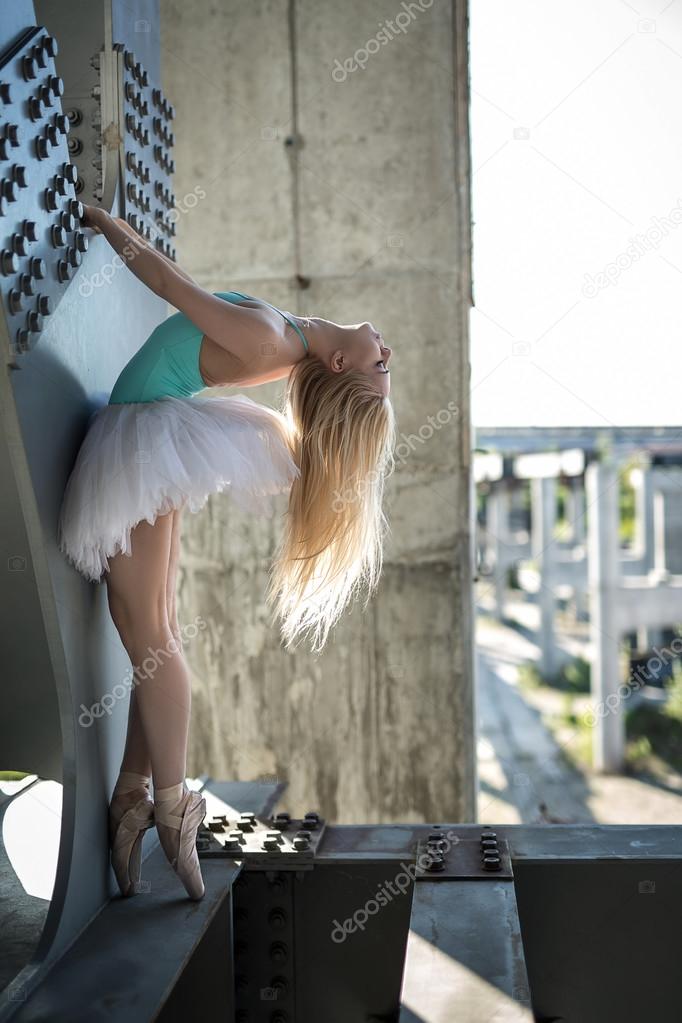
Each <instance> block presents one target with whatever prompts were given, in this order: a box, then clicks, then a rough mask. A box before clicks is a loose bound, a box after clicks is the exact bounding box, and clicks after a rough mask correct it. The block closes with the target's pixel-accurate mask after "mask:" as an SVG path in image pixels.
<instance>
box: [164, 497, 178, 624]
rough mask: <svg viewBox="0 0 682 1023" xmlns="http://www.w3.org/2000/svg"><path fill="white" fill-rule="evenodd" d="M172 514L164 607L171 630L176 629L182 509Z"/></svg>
mask: <svg viewBox="0 0 682 1023" xmlns="http://www.w3.org/2000/svg"><path fill="white" fill-rule="evenodd" d="M172 514H173V527H172V529H171V541H170V556H169V559H168V572H167V576H166V607H167V609H168V621H169V622H170V625H171V628H177V614H176V607H175V597H176V591H177V578H178V563H179V561H180V530H181V516H182V508H176V509H175V512H173V513H172Z"/></svg>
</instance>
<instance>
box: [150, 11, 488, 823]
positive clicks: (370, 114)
mask: <svg viewBox="0 0 682 1023" xmlns="http://www.w3.org/2000/svg"><path fill="white" fill-rule="evenodd" d="M410 9H411V10H412V11H413V12H414V16H413V17H412V19H411V21H410V24H409V26H407V27H406V28H405V31H404V32H397V31H395V32H394V33H393V35H394V36H395V38H392V39H390V41H388V42H386V43H384V44H380V45H379V46H378V48H377V47H375V46H374V44H372V45H371V46H368V45H366V44H367V43H368V42H369V41H370V40H373V39H374V38H375V37H376V35H377V32H378V31H379V27H380V25H382V24H384V23H385V22H388V21H389V20H390V19H393V18H395V16H396V14H397V13H398V12H399V11H401V10H404V9H403V8H401V7H400V5H396V4H395V3H394V2H387V0H386V2H380V3H375V4H371V5H366V4H364V3H362V2H360V0H353V2H348V3H346V4H343V5H340V4H337V3H335V2H333V0H322V2H320V0H315V2H313V0H302V2H294V0H292V2H291V4H289V3H287V2H285V0H252V2H250V3H249V4H243V3H238V2H236V0H232V2H227V3H221V4H217V3H213V4H210V3H206V2H201V3H198V2H197V3H180V2H179V0H162V4H161V11H162V67H163V81H162V84H163V88H164V91H165V92H166V93H167V94H168V95H169V96H170V98H171V101H172V102H173V103H175V105H176V109H177V117H176V122H175V135H176V139H177V144H176V154H175V155H176V163H177V175H176V180H175V192H176V197H177V203H178V206H180V204H181V202H182V200H183V197H184V196H186V195H189V194H190V193H193V192H195V190H197V191H196V192H195V194H199V192H198V190H199V188H201V189H203V191H204V192H205V193H206V197H205V198H201V199H200V201H199V202H198V204H197V205H196V206H194V207H193V208H192V209H191V210H190V211H188V212H187V213H186V214H185V215H184V216H181V217H180V221H179V224H178V235H177V241H178V246H177V248H178V258H179V261H180V263H181V264H182V265H184V266H185V267H186V268H187V269H188V270H189V272H191V273H192V274H193V275H194V276H195V277H196V279H197V280H199V281H201V283H202V284H203V285H204V286H205V287H207V288H211V289H213V290H218V289H227V288H236V289H239V290H244V291H247V292H249V293H251V294H255V295H260V296H262V297H263V298H266V299H267V300H268V301H270V302H273V303H275V304H278V305H279V306H280V307H282V308H285V309H286V308H288V309H290V310H291V311H293V312H295V313H298V314H301V315H305V314H311V315H315V314H317V315H320V316H323V317H325V318H327V319H332V320H336V321H338V322H342V323H355V322H358V321H360V320H364V319H370V320H372V321H373V322H375V323H376V324H377V325H380V327H381V329H382V331H383V333H384V335H385V336H386V338H387V339H388V341H389V344H390V345H391V347H392V348H393V350H394V355H393V359H392V364H391V368H392V372H393V379H392V398H393V401H394V406H395V409H396V414H397V417H398V423H399V430H400V431H401V433H403V434H404V435H405V438H409V436H410V435H413V436H412V439H405V440H404V443H403V445H402V447H400V448H399V450H398V452H397V453H398V455H399V456H400V457H399V461H398V466H397V470H396V473H395V475H394V476H393V478H392V479H391V480H390V482H389V485H388V487H387V502H386V510H387V514H388V516H389V520H390V522H391V527H392V533H391V535H390V537H389V539H388V542H387V545H386V550H385V568H384V573H383V577H382V582H381V585H380V590H379V592H378V594H377V595H376V596H375V598H374V599H373V600H372V602H371V603H370V605H369V606H368V608H367V609H366V611H363V609H362V605H356V607H355V608H354V609H353V611H352V612H349V613H347V614H346V615H345V616H344V618H343V620H342V622H341V623H340V624H339V626H337V628H336V630H335V633H334V635H333V637H332V639H331V640H330V643H329V645H328V647H327V649H326V650H325V651H324V652H323V653H322V655H321V656H320V657H317V658H315V657H313V656H312V655H310V654H309V653H307V652H306V651H305V649H304V648H303V647H301V648H300V649H299V651H297V652H294V653H290V654H288V653H286V652H285V651H284V650H283V649H282V647H281V646H280V642H279V636H278V633H277V631H276V630H268V628H267V616H266V613H265V609H264V604H263V593H264V588H265V584H266V578H267V576H266V570H267V566H268V564H269V557H270V555H271V554H272V552H273V550H274V546H275V541H276V536H277V532H276V530H277V528H278V527H277V523H275V524H274V525H273V524H271V523H268V522H266V521H265V520H261V521H251V520H249V519H248V518H247V517H246V516H244V515H242V514H241V513H240V512H239V511H238V510H237V509H236V508H235V507H234V506H233V504H232V502H231V501H230V500H229V497H227V496H215V497H213V498H212V499H211V501H210V505H209V507H208V509H207V510H206V511H205V512H204V513H201V514H200V515H197V516H191V515H186V516H185V519H184V526H183V553H182V560H181V579H180V587H179V599H180V604H179V606H180V620H181V623H184V622H189V621H191V620H192V619H193V618H194V617H195V616H196V615H202V616H203V617H204V618H205V619H206V621H207V622H208V623H209V628H207V629H205V630H203V631H202V632H200V633H199V635H198V636H197V637H196V638H195V639H194V640H192V641H191V642H190V644H189V645H188V648H187V656H188V660H189V662H190V665H191V668H192V671H193V675H194V692H193V702H194V707H193V721H192V734H191V752H190V764H189V768H190V771H193V772H199V771H204V770H205V771H210V772H211V773H212V774H214V775H215V776H217V777H226V778H227V777H232V778H237V779H247V778H255V777H258V776H259V775H270V776H276V777H277V778H279V779H280V780H287V781H288V782H289V799H288V800H287V808H288V809H289V810H290V811H292V812H299V811H305V810H308V809H311V808H313V807H314V808H316V809H318V810H319V811H320V812H321V813H323V814H324V815H325V816H327V817H328V818H329V819H331V820H341V821H356V822H364V821H369V820H372V821H391V820H404V821H408V820H409V821H424V820H426V821H428V820H436V819H438V818H439V817H440V818H445V819H449V820H463V821H466V820H473V819H474V818H475V788H476V786H475V769H474V745H475V742H474V727H473V718H474V714H473V692H472V689H473V679H472V676H473V671H472V623H471V604H470V587H471V574H470V554H469V552H470V526H469V483H468V470H469V450H470V437H469V427H468V420H469V405H468V396H467V391H468V385H469V365H468V305H469V302H470V300H469V296H470V251H469V248H470V245H469V219H470V216H469V198H468V196H469V162H468V160H469V157H468V148H467V119H466V118H467V95H466V79H467V71H466V42H465V26H464V13H463V4H461V3H459V2H456V3H454V4H450V3H440V4H431V5H430V6H429V7H428V8H426V7H425V9H423V10H421V11H420V10H419V8H418V5H416V4H415V5H412V7H411V8H410ZM363 47H365V48H366V49H368V50H369V49H376V52H375V53H373V54H372V55H370V56H369V58H368V60H367V64H366V67H365V68H364V69H362V68H359V67H358V68H357V69H356V70H354V71H352V72H349V73H348V74H347V75H346V77H345V79H344V80H343V81H339V80H336V81H335V80H334V78H333V77H332V71H333V69H334V68H335V67H337V65H336V63H335V62H336V61H337V60H338V61H340V64H341V66H344V62H345V61H347V60H348V59H349V58H352V59H355V58H354V54H356V51H358V50H359V48H363ZM345 66H348V65H345ZM339 77H343V76H342V75H339V74H337V79H338V78H339ZM287 138H289V144H287ZM292 140H293V144H291V141H292ZM297 275H302V277H303V278H305V280H304V281H303V285H304V287H303V288H301V287H300V286H299V281H298V280H297ZM281 391H282V388H281V386H280V385H269V386H268V387H265V388H260V389H256V390H250V391H249V394H250V396H251V397H253V398H254V399H256V400H259V401H263V402H266V403H271V404H276V403H277V402H278V399H279V395H280V394H281ZM449 403H452V405H451V406H450V408H449V407H448V406H449ZM453 409H454V411H453ZM439 413H440V415H439ZM429 417H432V418H431V421H429ZM420 429H421V433H420V432H419V431H420ZM283 500H284V499H283ZM285 506H286V503H285V501H284V503H283V505H282V511H284V508H285Z"/></svg>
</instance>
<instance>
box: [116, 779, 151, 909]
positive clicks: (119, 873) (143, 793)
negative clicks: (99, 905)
mask: <svg viewBox="0 0 682 1023" xmlns="http://www.w3.org/2000/svg"><path fill="white" fill-rule="evenodd" d="M150 781H151V778H149V777H147V776H146V775H143V774H135V773H134V772H132V771H121V773H120V774H119V776H118V781H117V782H116V786H115V788H114V793H113V795H112V798H111V802H110V804H109V848H110V850H111V866H112V867H113V870H114V874H115V875H116V880H117V882H118V886H119V888H120V889H121V895H123V896H124V897H127V896H129V895H134V894H135V893H136V891H137V890H138V887H139V883H140V867H141V856H142V839H143V837H144V833H145V831H147V830H148V829H149V828H152V827H153V826H154V803H153V802H152V799H151V797H150V795H149V789H148V787H147V784H148V783H149V782H150ZM136 797H137V798H136Z"/></svg>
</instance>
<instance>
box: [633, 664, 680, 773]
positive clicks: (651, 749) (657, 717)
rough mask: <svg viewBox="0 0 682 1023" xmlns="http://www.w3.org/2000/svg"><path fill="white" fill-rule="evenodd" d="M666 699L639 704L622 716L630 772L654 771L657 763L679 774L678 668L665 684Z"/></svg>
mask: <svg viewBox="0 0 682 1023" xmlns="http://www.w3.org/2000/svg"><path fill="white" fill-rule="evenodd" d="M665 690H666V692H667V694H668V699H667V702H666V703H665V704H662V705H660V706H652V705H651V704H647V703H641V704H639V706H637V707H633V708H632V710H630V711H628V712H627V713H626V715H625V734H626V738H627V745H626V761H627V764H628V766H629V767H630V769H631V770H633V771H648V770H652V769H654V770H655V768H656V764H657V761H658V762H663V764H664V765H666V766H667V767H670V768H672V769H673V770H675V771H678V772H679V773H681V774H682V668H680V666H679V664H675V666H674V668H673V675H672V678H671V679H670V680H669V681H668V682H666V683H665Z"/></svg>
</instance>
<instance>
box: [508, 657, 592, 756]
mask: <svg viewBox="0 0 682 1023" xmlns="http://www.w3.org/2000/svg"><path fill="white" fill-rule="evenodd" d="M519 687H520V688H521V689H522V690H524V691H525V692H526V694H527V696H528V697H529V699H530V700H531V702H534V703H535V704H536V706H538V709H539V710H540V713H541V716H542V719H543V721H544V722H545V724H546V725H547V727H548V728H549V729H550V731H551V732H552V734H553V735H554V738H555V739H556V741H557V742H558V743H559V746H560V748H561V753H562V755H563V756H564V758H565V759H566V761H567V762H568V763H569V764H570V765H571V766H572V767H575V768H578V769H582V768H586V767H588V768H589V767H591V766H592V729H591V727H590V725H589V724H588V722H587V721H586V719H585V715H584V714H582V713H580V712H579V703H580V697H581V696H582V695H583V694H586V693H589V691H590V665H589V662H588V661H585V660H584V659H583V658H581V657H578V658H576V659H575V660H573V661H569V662H568V663H567V664H565V665H563V666H562V667H561V668H560V670H559V671H558V672H556V674H555V675H553V676H551V677H550V678H545V677H544V676H543V675H542V674H541V672H540V670H539V668H538V666H537V664H535V663H534V662H532V661H526V662H525V663H524V664H521V665H520V666H519ZM534 693H535V694H536V696H537V697H539V698H540V699H536V700H533V694H534Z"/></svg>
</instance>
